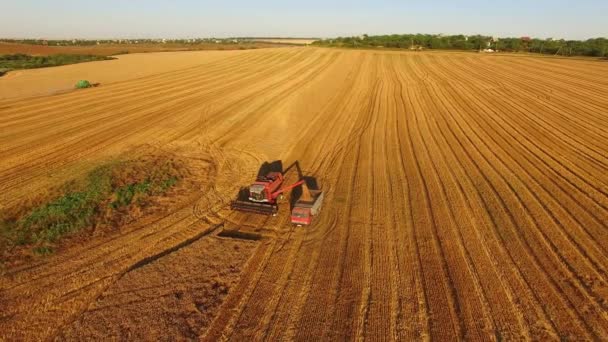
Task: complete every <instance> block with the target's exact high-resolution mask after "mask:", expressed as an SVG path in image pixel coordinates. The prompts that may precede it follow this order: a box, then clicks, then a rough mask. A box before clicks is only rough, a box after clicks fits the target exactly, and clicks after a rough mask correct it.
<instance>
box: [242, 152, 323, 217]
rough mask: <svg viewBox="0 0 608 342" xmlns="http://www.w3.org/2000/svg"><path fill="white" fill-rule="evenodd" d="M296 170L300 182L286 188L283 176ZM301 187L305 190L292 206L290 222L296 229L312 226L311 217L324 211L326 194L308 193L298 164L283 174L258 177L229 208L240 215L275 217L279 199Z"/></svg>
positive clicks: (312, 191) (313, 191) (309, 191)
mask: <svg viewBox="0 0 608 342" xmlns="http://www.w3.org/2000/svg"><path fill="white" fill-rule="evenodd" d="M294 166H296V167H297V170H298V176H299V179H300V180H299V181H297V182H296V183H293V184H291V185H288V186H284V187H283V186H282V185H283V182H284V179H285V176H284V175H285V174H286V173H287V172H288V171H289V170H290V169H291V168H292V167H294ZM298 186H302V191H301V196H300V198H298V200H297V201H296V202H295V204H294V206H293V209H292V212H291V222H292V223H294V224H297V225H309V224H310V223H311V222H312V217H313V216H315V215H317V214H318V213H319V212H320V210H321V205H322V203H323V192H322V191H321V190H317V189H315V190H310V189H309V187H308V185H307V184H306V179H305V178H304V177H303V176H302V172H301V170H300V165H299V163H298V162H295V163H294V164H292V165H291V166H290V167H288V168H287V169H286V170H285V171H284V172H276V171H274V172H269V173H267V174H266V175H263V176H258V178H257V179H256V181H255V182H254V183H253V184H251V185H250V186H249V188H241V190H240V191H239V195H238V197H237V199H236V200H234V201H232V203H231V204H230V208H232V209H233V210H238V211H244V212H250V213H257V214H263V215H273V216H274V215H276V214H277V213H278V210H279V208H278V204H277V199H278V198H279V197H281V196H282V195H283V193H285V192H287V191H289V190H291V189H293V188H296V187H298Z"/></svg>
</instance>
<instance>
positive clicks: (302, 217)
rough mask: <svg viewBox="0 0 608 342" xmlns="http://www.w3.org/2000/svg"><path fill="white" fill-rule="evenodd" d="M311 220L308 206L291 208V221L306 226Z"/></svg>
mask: <svg viewBox="0 0 608 342" xmlns="http://www.w3.org/2000/svg"><path fill="white" fill-rule="evenodd" d="M311 222H312V217H311V215H310V209H309V208H300V207H295V208H293V209H292V210H291V223H293V224H296V225H300V226H308V225H310V223H311Z"/></svg>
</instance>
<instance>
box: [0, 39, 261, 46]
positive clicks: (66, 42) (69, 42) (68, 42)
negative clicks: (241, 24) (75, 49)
mask: <svg viewBox="0 0 608 342" xmlns="http://www.w3.org/2000/svg"><path fill="white" fill-rule="evenodd" d="M0 42H3V43H15V44H29V45H48V46H93V45H100V44H180V45H182V44H190V45H195V44H210V43H217V44H220V43H221V44H239V43H251V42H252V40H251V39H247V38H192V39H162V38H154V39H60V40H54V39H0Z"/></svg>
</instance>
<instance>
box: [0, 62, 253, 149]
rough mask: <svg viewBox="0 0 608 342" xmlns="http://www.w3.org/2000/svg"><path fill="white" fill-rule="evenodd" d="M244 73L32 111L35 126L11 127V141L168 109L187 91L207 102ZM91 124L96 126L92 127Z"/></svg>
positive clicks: (224, 90)
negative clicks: (59, 108)
mask: <svg viewBox="0 0 608 342" xmlns="http://www.w3.org/2000/svg"><path fill="white" fill-rule="evenodd" d="M245 70H248V69H245ZM244 76H245V75H238V74H236V75H234V77H233V78H232V80H230V78H228V79H226V76H225V75H224V77H223V79H219V78H218V81H220V82H222V83H218V84H216V85H214V84H213V83H211V84H207V83H206V82H201V83H200V84H199V85H196V84H188V85H187V86H182V88H181V89H176V88H175V87H170V88H168V90H166V91H165V93H152V94H153V95H150V94H149V93H146V92H144V91H142V90H140V94H147V96H148V97H149V98H147V99H142V98H139V99H138V98H132V97H131V98H129V101H128V102H126V103H120V102H118V103H117V102H116V101H115V99H113V101H112V102H109V101H108V100H105V101H104V102H103V103H101V104H99V105H98V106H91V105H90V104H88V103H86V102H83V103H84V104H85V107H84V108H81V109H74V108H71V109H70V112H67V113H66V112H65V108H64V112H63V113H61V114H60V115H54V114H52V113H48V112H44V115H45V117H47V118H48V119H47V120H42V121H41V120H39V119H37V118H36V115H35V114H34V113H32V115H30V118H31V119H33V120H34V125H33V126H27V125H25V124H24V123H19V124H20V125H21V126H23V127H24V128H27V130H25V131H24V130H16V131H15V129H11V134H12V136H15V137H18V139H14V140H15V141H12V142H11V143H12V144H15V143H20V144H23V143H24V142H27V141H28V139H27V138H28V137H29V135H31V133H36V132H39V130H40V129H44V131H49V133H53V132H55V134H54V135H53V136H54V137H56V136H58V135H57V131H58V128H61V133H65V132H66V131H67V132H69V130H68V129H67V128H68V127H70V128H71V129H72V130H73V131H75V132H78V133H82V132H83V129H84V128H87V127H95V126H99V125H100V124H104V123H106V122H111V120H113V119H116V118H124V117H125V113H128V112H129V111H131V112H132V111H134V110H140V111H145V110H146V109H147V108H154V107H158V106H159V105H161V104H162V105H163V106H165V107H166V108H167V109H168V108H170V102H171V99H175V100H177V103H181V102H184V101H185V100H187V97H186V95H187V94H196V97H202V98H204V99H205V100H206V101H210V100H212V99H214V98H216V97H217V96H218V95H220V94H222V93H224V92H227V91H229V90H230V87H231V86H232V87H234V84H239V85H242V82H244V81H245V80H246V79H247V78H245V77H244ZM249 76H250V77H255V74H250V75H249ZM219 85H222V86H223V87H218V86H219ZM233 89H234V88H233ZM183 91H187V92H183ZM169 94H174V96H172V97H171V96H165V95H169ZM155 101H156V102H155ZM142 102H143V103H142ZM168 112H169V111H168ZM171 112H172V111H171ZM71 113H73V114H74V115H70V114H71ZM54 118H56V119H54ZM93 124H94V125H95V126H92V125H93ZM66 126H67V127H66ZM28 132H29V133H30V134H28ZM10 137H11V136H9V135H7V136H6V137H5V138H7V139H8V138H10ZM32 138H34V137H33V136H32V137H30V140H31V139H32ZM35 138H36V139H37V140H40V138H41V137H40V136H39V134H37V135H36V136H35ZM3 139H4V138H3ZM9 146H11V145H7V146H6V147H7V148H9ZM9 151H10V150H9Z"/></svg>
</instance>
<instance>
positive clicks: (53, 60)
mask: <svg viewBox="0 0 608 342" xmlns="http://www.w3.org/2000/svg"><path fill="white" fill-rule="evenodd" d="M110 59H114V58H113V57H106V56H93V55H50V56H30V55H26V54H22V53H18V54H13V55H0V76H2V75H3V74H4V73H6V72H8V71H10V70H18V69H36V68H46V67H53V66H60V65H68V64H76V63H84V62H91V61H105V60H110Z"/></svg>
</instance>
